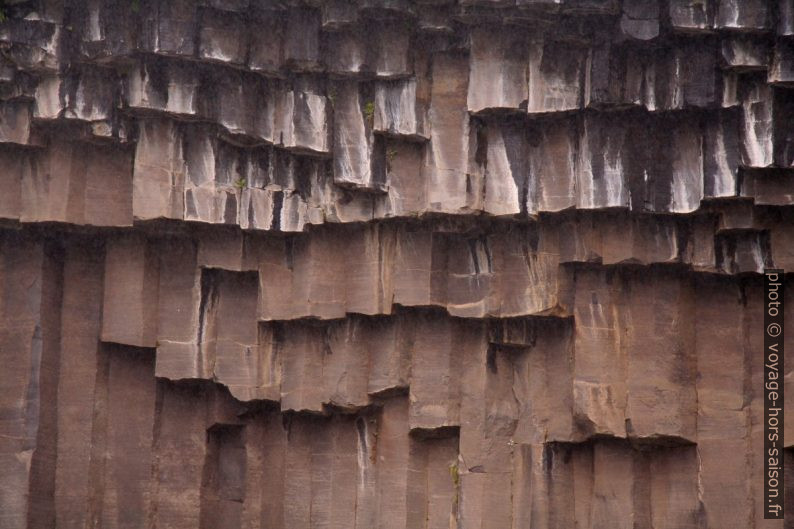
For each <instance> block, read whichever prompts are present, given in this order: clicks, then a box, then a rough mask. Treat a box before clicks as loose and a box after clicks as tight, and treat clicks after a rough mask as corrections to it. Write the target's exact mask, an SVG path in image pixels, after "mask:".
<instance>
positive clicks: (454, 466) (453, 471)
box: [449, 461, 460, 488]
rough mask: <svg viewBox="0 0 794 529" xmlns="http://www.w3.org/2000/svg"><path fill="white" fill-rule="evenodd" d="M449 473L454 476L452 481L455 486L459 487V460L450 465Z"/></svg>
mask: <svg viewBox="0 0 794 529" xmlns="http://www.w3.org/2000/svg"><path fill="white" fill-rule="evenodd" d="M449 475H450V477H451V478H452V483H453V484H454V485H455V488H458V486H459V485H460V472H459V471H458V463H457V461H456V462H454V463H452V464H451V465H449Z"/></svg>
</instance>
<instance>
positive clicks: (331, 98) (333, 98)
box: [325, 86, 336, 106]
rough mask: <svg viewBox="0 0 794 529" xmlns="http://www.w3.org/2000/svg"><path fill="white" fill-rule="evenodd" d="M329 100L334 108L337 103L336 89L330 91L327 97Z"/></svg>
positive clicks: (332, 88)
mask: <svg viewBox="0 0 794 529" xmlns="http://www.w3.org/2000/svg"><path fill="white" fill-rule="evenodd" d="M325 97H327V98H328V101H329V102H330V103H331V106H334V104H335V103H336V87H333V86H332V87H331V88H329V89H328V94H327V95H326V96H325Z"/></svg>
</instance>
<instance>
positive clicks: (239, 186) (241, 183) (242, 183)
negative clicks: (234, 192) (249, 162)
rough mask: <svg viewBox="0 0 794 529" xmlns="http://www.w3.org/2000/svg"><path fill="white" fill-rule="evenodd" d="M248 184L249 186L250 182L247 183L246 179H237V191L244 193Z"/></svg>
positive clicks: (235, 184)
mask: <svg viewBox="0 0 794 529" xmlns="http://www.w3.org/2000/svg"><path fill="white" fill-rule="evenodd" d="M247 184H248V181H247V180H246V179H245V178H238V179H237V180H236V181H235V182H234V187H236V188H237V189H239V190H240V191H242V190H243V189H245V186H246V185H247Z"/></svg>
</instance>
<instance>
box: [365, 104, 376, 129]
mask: <svg viewBox="0 0 794 529" xmlns="http://www.w3.org/2000/svg"><path fill="white" fill-rule="evenodd" d="M364 117H365V118H367V121H368V122H369V124H370V125H372V120H373V119H375V103H373V102H372V101H367V104H366V105H364Z"/></svg>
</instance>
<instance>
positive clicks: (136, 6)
mask: <svg viewBox="0 0 794 529" xmlns="http://www.w3.org/2000/svg"><path fill="white" fill-rule="evenodd" d="M130 9H131V10H132V12H133V13H137V12H138V11H140V10H141V0H130Z"/></svg>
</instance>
